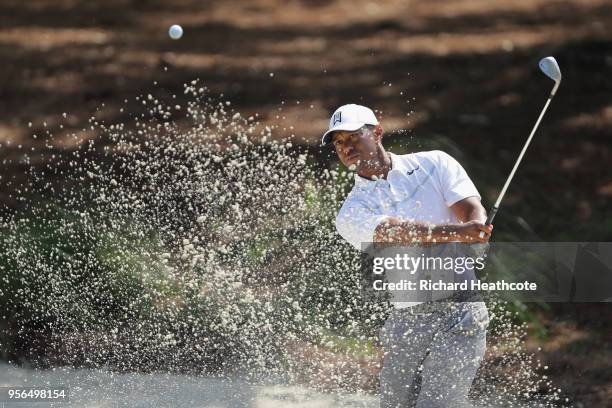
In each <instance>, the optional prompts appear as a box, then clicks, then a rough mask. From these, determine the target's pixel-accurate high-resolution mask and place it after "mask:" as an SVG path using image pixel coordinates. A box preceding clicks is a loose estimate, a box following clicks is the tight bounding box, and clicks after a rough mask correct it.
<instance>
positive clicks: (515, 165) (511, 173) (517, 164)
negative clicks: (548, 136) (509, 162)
mask: <svg viewBox="0 0 612 408" xmlns="http://www.w3.org/2000/svg"><path fill="white" fill-rule="evenodd" d="M552 97H553V95H552V94H551V95H550V96H549V97H548V100H547V101H546V105H544V109H542V112H540V117H539V118H538V120H537V121H536V123H535V126H534V127H533V129H532V130H531V134H530V135H529V137H528V138H527V141H526V142H525V145H524V146H523V150H521V153H520V154H519V157H518V159H517V160H516V163H514V167H513V168H512V171H511V172H510V175H509V176H508V179H506V183H505V184H504V187H503V188H502V189H501V192H500V193H499V196H498V197H497V200H496V201H495V205H494V206H493V207H495V208H499V204H500V203H501V201H502V199H503V198H504V195H505V194H506V190H507V189H508V186H509V185H510V182H512V178H513V177H514V173H516V169H517V168H518V166H519V164H521V160H523V156H524V155H525V152H526V151H527V148H528V147H529V144H530V143H531V139H533V135H534V134H535V132H536V130H537V129H538V126H539V125H540V122H541V121H542V118H543V117H544V114H545V113H546V109H548V105H550V101H552ZM491 221H492V220H491ZM489 224H490V223H489Z"/></svg>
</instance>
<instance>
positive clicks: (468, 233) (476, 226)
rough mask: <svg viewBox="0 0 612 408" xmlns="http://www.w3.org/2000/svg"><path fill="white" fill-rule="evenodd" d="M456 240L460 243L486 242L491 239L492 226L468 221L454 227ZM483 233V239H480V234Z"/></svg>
mask: <svg viewBox="0 0 612 408" xmlns="http://www.w3.org/2000/svg"><path fill="white" fill-rule="evenodd" d="M453 229H454V233H455V234H456V238H457V239H458V240H459V241H461V242H487V241H489V238H491V232H493V225H485V224H484V223H482V222H480V221H468V222H465V223H463V224H456V225H455V226H454V228H453ZM481 231H482V232H484V237H482V238H480V232H481Z"/></svg>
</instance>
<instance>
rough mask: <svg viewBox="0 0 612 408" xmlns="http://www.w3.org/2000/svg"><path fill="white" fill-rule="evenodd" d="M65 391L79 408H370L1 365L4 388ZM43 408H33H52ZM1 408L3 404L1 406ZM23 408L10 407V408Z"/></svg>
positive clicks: (193, 383) (175, 381) (339, 400)
mask: <svg viewBox="0 0 612 408" xmlns="http://www.w3.org/2000/svg"><path fill="white" fill-rule="evenodd" d="M53 385H55V386H60V385H61V386H63V387H66V388H68V390H69V391H68V392H69V400H70V402H69V403H64V404H54V405H53V406H56V407H64V406H66V407H67V406H71V407H79V408H119V407H126V408H128V407H129V408H137V407H142V408H149V407H173V408H183V407H185V408H186V407H189V408H196V407H206V408H336V407H338V408H339V407H352V408H369V407H372V408H373V407H376V406H378V401H377V399H376V398H374V397H371V396H367V395H326V394H321V393H317V392H315V391H311V390H308V389H306V388H300V387H286V386H281V385H276V386H256V385H249V384H246V383H242V382H239V381H227V380H220V379H214V378H206V377H191V376H185V375H169V374H116V373H111V372H107V371H103V370H87V369H71V368H56V369H54V370H33V369H27V368H20V367H15V366H12V365H8V364H4V363H0V387H9V386H16V387H36V386H41V387H42V386H44V387H49V386H53ZM50 405H51V404H46V403H39V404H32V406H40V407H44V406H50ZM0 406H2V404H1V403H0ZM10 406H21V407H25V406H26V405H25V404H24V403H21V404H6V407H7V408H8V407H10Z"/></svg>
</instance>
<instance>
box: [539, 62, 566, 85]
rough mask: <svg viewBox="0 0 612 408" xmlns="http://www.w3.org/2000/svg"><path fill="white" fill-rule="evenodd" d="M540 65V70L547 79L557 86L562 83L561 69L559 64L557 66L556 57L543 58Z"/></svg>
mask: <svg viewBox="0 0 612 408" xmlns="http://www.w3.org/2000/svg"><path fill="white" fill-rule="evenodd" d="M539 65H540V69H541V70H542V72H543V73H544V74H545V75H546V76H547V77H549V78H550V79H552V80H553V81H555V83H557V84H558V83H559V82H561V69H559V64H557V60H556V59H555V57H546V58H542V59H541V60H540V64H539Z"/></svg>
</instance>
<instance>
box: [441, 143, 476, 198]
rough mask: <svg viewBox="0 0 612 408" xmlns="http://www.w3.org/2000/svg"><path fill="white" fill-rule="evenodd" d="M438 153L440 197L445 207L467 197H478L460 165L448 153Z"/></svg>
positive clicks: (474, 187)
mask: <svg viewBox="0 0 612 408" xmlns="http://www.w3.org/2000/svg"><path fill="white" fill-rule="evenodd" d="M437 153H438V170H439V171H438V177H439V182H440V185H441V186H442V195H443V196H444V201H445V202H446V205H447V206H449V207H450V206H451V205H453V204H455V203H456V202H457V201H460V200H463V199H464V198H467V197H478V198H479V199H480V198H481V197H480V194H479V193H478V190H477V189H476V186H474V183H473V182H472V180H470V177H469V176H468V175H467V173H466V172H465V170H464V169H463V167H462V166H461V164H459V162H458V161H457V160H455V159H454V158H453V157H452V156H450V155H449V154H448V153H445V152H443V151H437Z"/></svg>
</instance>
